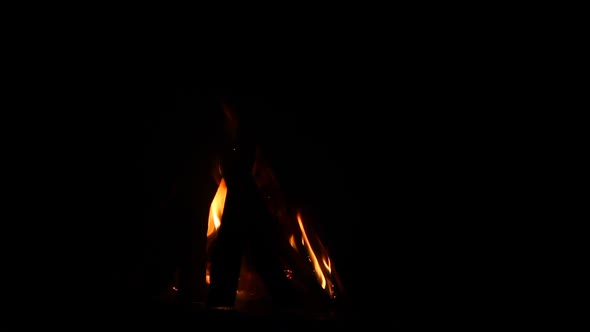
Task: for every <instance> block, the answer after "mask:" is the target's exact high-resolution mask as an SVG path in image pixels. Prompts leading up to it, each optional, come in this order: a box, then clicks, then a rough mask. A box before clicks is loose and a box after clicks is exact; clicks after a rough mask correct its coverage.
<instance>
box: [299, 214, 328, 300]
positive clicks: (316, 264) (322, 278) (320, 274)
mask: <svg viewBox="0 0 590 332" xmlns="http://www.w3.org/2000/svg"><path fill="white" fill-rule="evenodd" d="M297 221H298V222H299V228H301V235H302V237H303V243H304V244H307V245H306V248H307V252H308V253H309V257H310V258H311V262H312V263H313V268H314V270H315V274H316V276H317V277H318V280H319V282H320V285H322V288H323V289H326V277H325V276H324V273H323V272H322V267H321V266H320V263H319V262H318V259H317V257H316V255H315V253H314V252H313V249H312V248H311V243H310V242H309V239H308V238H307V233H305V228H304V227H303V222H302V221H301V213H297Z"/></svg>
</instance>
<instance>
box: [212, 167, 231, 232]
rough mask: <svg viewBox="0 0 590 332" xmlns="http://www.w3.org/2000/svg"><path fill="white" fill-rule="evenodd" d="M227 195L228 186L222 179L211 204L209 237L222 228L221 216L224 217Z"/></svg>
mask: <svg viewBox="0 0 590 332" xmlns="http://www.w3.org/2000/svg"><path fill="white" fill-rule="evenodd" d="M226 195H227V186H226V185H225V180H224V179H223V178H222V179H221V181H220V182H219V187H218V188H217V193H215V197H214V198H213V201H212V202H211V208H210V209H209V223H208V225H207V237H209V236H211V235H212V234H214V233H215V232H216V231H217V230H218V229H219V226H221V216H222V215H223V206H224V205H225V196H226Z"/></svg>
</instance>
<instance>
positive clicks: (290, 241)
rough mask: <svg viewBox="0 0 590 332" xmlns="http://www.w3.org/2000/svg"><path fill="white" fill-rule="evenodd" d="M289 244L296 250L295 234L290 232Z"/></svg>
mask: <svg viewBox="0 0 590 332" xmlns="http://www.w3.org/2000/svg"><path fill="white" fill-rule="evenodd" d="M289 244H290V245H291V247H293V249H295V250H297V244H296V243H295V234H291V237H290V238H289Z"/></svg>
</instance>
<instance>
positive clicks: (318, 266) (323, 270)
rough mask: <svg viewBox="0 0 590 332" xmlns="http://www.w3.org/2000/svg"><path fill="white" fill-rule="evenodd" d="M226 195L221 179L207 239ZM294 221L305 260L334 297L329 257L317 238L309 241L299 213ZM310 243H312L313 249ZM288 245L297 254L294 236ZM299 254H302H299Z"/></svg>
mask: <svg viewBox="0 0 590 332" xmlns="http://www.w3.org/2000/svg"><path fill="white" fill-rule="evenodd" d="M226 195H227V186H226V183H225V180H224V179H223V178H221V180H220V181H219V187H218V188H217V192H216V194H215V197H214V198H213V201H212V202H211V207H210V209H209V221H208V226H207V238H208V239H213V238H214V237H215V236H216V234H217V231H218V230H219V227H220V226H221V220H222V216H223V209H224V205H225V198H226ZM296 219H297V223H298V225H299V229H300V231H301V245H302V246H303V248H304V249H305V252H306V254H307V260H308V261H309V262H310V263H311V265H312V269H313V272H314V273H315V275H316V277H317V280H318V283H319V284H320V286H321V287H322V288H323V289H324V290H325V291H326V292H327V293H328V295H329V296H330V297H334V296H335V295H334V289H333V287H334V284H333V281H332V263H331V261H330V257H329V256H328V254H327V251H326V250H325V248H324V247H323V245H322V243H321V242H320V240H319V238H317V236H315V235H313V234H312V235H311V237H312V240H313V241H310V235H308V232H307V231H306V229H305V226H304V223H303V221H302V219H301V213H300V212H298V213H297V216H296ZM312 242H313V243H314V245H313V247H312ZM289 244H290V246H291V247H292V248H293V249H294V250H295V251H296V252H298V253H299V248H298V243H297V241H296V239H295V234H292V235H291V236H290V237H289ZM314 247H315V248H314ZM318 248H319V251H318ZM300 254H304V253H303V252H301V253H300ZM287 271H288V272H287ZM286 277H287V278H289V279H291V278H292V277H293V276H292V271H291V270H286ZM206 283H207V284H208V285H209V284H210V273H209V266H207V273H206Z"/></svg>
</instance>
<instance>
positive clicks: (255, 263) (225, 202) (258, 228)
mask: <svg viewBox="0 0 590 332" xmlns="http://www.w3.org/2000/svg"><path fill="white" fill-rule="evenodd" d="M226 112H228V110H227V109H226ZM226 115H228V118H230V120H231V117H232V116H234V114H232V113H231V112H230V113H226ZM230 128H231V135H230V137H231V142H230V144H228V146H229V148H227V149H226V151H225V154H224V156H223V158H222V161H221V173H222V179H221V180H220V181H219V189H218V192H217V194H216V196H215V198H214V200H213V203H212V204H211V212H210V217H209V229H208V231H207V236H208V237H209V240H211V243H210V245H208V254H209V261H210V270H209V275H208V277H209V279H208V282H209V293H208V298H207V306H208V307H210V308H218V307H233V306H234V304H235V303H236V298H237V293H238V287H239V285H240V273H241V272H242V275H241V277H242V280H241V283H242V284H253V283H251V277H252V275H253V274H252V273H249V272H248V271H246V272H245V274H244V270H241V269H242V266H243V265H242V258H245V260H244V261H245V262H246V264H247V265H248V266H249V267H250V268H253V269H254V270H255V272H256V275H257V276H260V279H262V282H263V284H264V288H265V289H266V291H267V293H268V294H269V295H270V298H271V301H272V305H273V307H274V308H285V307H292V306H296V307H299V308H302V309H310V308H313V309H317V308H325V307H326V306H327V305H329V302H330V300H331V299H332V298H334V289H333V287H334V279H333V278H332V274H331V269H332V266H331V262H330V259H329V257H328V255H327V252H326V250H325V248H323V246H322V245H321V242H319V239H316V238H315V236H314V235H308V233H307V232H306V230H305V229H304V226H303V223H302V221H301V216H300V215H298V216H297V222H295V223H293V221H292V220H291V218H289V217H288V216H289V215H291V213H288V211H286V209H285V207H284V204H283V203H284V202H282V201H281V200H280V199H279V200H278V201H276V200H275V201H272V200H270V195H268V193H269V191H274V192H275V193H277V192H279V191H278V190H277V188H272V187H273V185H274V184H276V181H273V179H272V178H273V177H272V173H267V174H268V177H260V174H264V166H262V167H260V165H259V161H260V158H259V157H260V156H259V155H257V152H258V151H257V149H256V146H255V144H254V142H253V141H254V140H253V136H252V135H251V134H249V133H248V131H247V130H248V128H247V127H246V128H245V129H244V126H241V127H239V128H237V127H236V126H235V123H232V126H230ZM255 161H256V164H257V167H255ZM256 170H258V172H257V171H256ZM272 196H273V197H276V196H280V195H272ZM294 234H297V241H298V243H299V244H295V242H294V241H295V236H294ZM289 236H290V238H289ZM326 271H327V272H326ZM254 284H255V283H254ZM240 287H242V286H240ZM243 293H244V292H242V294H243Z"/></svg>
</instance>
